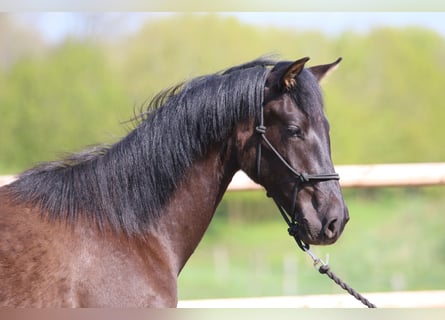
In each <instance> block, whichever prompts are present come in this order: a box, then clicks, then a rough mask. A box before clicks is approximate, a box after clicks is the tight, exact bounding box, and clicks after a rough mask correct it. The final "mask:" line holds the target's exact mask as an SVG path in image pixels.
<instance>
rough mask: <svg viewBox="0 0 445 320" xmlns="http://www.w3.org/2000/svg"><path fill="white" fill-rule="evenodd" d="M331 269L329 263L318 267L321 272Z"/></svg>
mask: <svg viewBox="0 0 445 320" xmlns="http://www.w3.org/2000/svg"><path fill="white" fill-rule="evenodd" d="M328 271H329V265H327V264H323V265H321V266H320V268H318V272H320V273H321V274H325V273H327V272H328Z"/></svg>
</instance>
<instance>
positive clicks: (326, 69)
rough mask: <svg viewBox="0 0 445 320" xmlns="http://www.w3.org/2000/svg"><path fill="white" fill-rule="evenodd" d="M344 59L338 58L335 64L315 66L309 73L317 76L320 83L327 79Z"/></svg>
mask: <svg viewBox="0 0 445 320" xmlns="http://www.w3.org/2000/svg"><path fill="white" fill-rule="evenodd" d="M341 60H342V58H338V59H337V60H336V61H335V62H333V63H329V64H323V65H320V66H314V67H310V68H308V69H309V71H310V72H311V73H312V74H313V75H314V76H315V78H316V79H317V81H318V82H320V81H321V80H322V79H323V78H324V77H326V76H327V75H328V74H329V73H330V72H331V71H333V70H334V69H335V67H337V65H338V64H339V63H340V61H341Z"/></svg>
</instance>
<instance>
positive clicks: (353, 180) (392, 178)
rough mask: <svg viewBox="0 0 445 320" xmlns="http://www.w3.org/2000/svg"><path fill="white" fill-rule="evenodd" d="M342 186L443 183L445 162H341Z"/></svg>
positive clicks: (251, 186)
mask: <svg viewBox="0 0 445 320" xmlns="http://www.w3.org/2000/svg"><path fill="white" fill-rule="evenodd" d="M335 169H336V171H337V172H338V174H340V185H341V186H342V187H343V188H360V187H393V186H431V185H443V184H445V163H412V164H406V163H405V164H371V165H340V166H336V167H335ZM13 180H14V176H0V186H1V185H4V184H7V183H10V182H11V181H13ZM261 188H262V187H261V186H260V185H258V184H256V183H254V182H253V181H252V180H250V178H249V177H248V176H247V175H246V174H245V173H243V172H241V171H240V172H237V173H236V174H235V176H234V177H233V179H232V182H231V184H230V185H229V190H256V189H261Z"/></svg>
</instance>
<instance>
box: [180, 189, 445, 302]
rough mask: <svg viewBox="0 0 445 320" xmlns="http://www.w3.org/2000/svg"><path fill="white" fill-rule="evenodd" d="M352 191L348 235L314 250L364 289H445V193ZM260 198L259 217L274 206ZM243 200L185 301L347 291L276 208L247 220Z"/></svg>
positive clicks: (198, 266) (196, 266)
mask: <svg viewBox="0 0 445 320" xmlns="http://www.w3.org/2000/svg"><path fill="white" fill-rule="evenodd" d="M347 191H348V192H346V194H345V198H346V201H347V203H348V206H349V210H350V214H351V220H350V222H349V223H348V225H347V226H346V228H345V232H344V233H343V235H342V237H341V238H340V239H339V240H338V241H337V243H336V244H334V245H332V246H328V247H314V246H313V247H312V251H314V252H315V253H316V254H317V255H318V256H319V257H321V258H323V259H324V257H325V256H326V254H328V253H329V254H330V262H329V264H330V266H331V268H332V270H333V272H334V273H336V274H337V275H338V276H339V277H341V278H342V279H343V280H344V281H346V282H347V283H348V284H350V285H351V286H352V287H354V288H355V289H356V290H358V291H362V292H368V291H393V290H435V289H445V272H444V271H443V270H445V233H444V232H443V230H444V227H445V214H444V213H443V211H444V208H445V190H443V188H440V189H439V188H438V189H431V188H430V189H428V190H427V191H425V190H424V189H423V190H422V189H391V190H383V191H382V190H379V191H375V190H359V191H349V190H347ZM259 194H260V196H259V195H258V193H255V194H251V193H247V194H245V195H244V196H245V197H244V198H247V199H248V200H246V201H247V202H249V201H251V202H252V201H253V202H255V204H253V205H252V206H253V208H254V209H255V210H257V211H261V210H260V208H265V209H266V210H270V209H271V208H273V207H270V204H269V203H268V202H270V199H266V197H265V196H264V195H261V193H259ZM242 199H243V197H242V195H241V194H236V195H235V194H230V193H229V194H227V195H226V197H225V199H224V200H223V203H222V204H221V206H220V209H219V212H217V215H216V217H215V220H214V221H213V222H212V224H211V225H210V227H209V230H208V231H207V233H206V235H205V236H204V238H203V241H202V242H201V244H200V246H199V247H198V248H197V250H196V252H195V253H194V255H193V256H192V257H191V259H190V260H189V262H188V263H187V265H186V266H185V268H184V270H183V271H182V273H181V275H180V278H179V297H180V299H203V298H224V297H248V296H275V295H277V296H279V295H298V294H324V293H327V294H329V293H341V292H342V290H341V289H340V288H339V287H337V286H336V285H335V284H334V283H332V282H331V281H330V280H329V279H327V278H326V277H324V276H321V275H319V274H318V272H316V271H315V270H314V268H313V267H312V263H311V259H310V258H309V257H308V256H307V255H305V254H303V252H301V251H300V249H298V248H297V246H296V245H295V243H294V242H293V239H292V238H290V237H289V236H288V235H287V232H286V226H285V223H284V222H283V221H281V217H280V216H279V213H278V212H277V211H276V210H275V211H274V212H273V213H270V212H269V213H264V212H258V216H260V217H263V218H262V219H259V220H255V219H254V218H253V217H254V216H255V213H256V212H253V213H252V212H249V213H246V217H247V218H246V219H244V221H243V220H242V219H240V212H238V211H237V212H231V211H230V210H229V209H230V207H231V206H232V207H233V208H238V209H239V208H240V207H241V208H242V209H243V210H245V209H246V208H244V207H243V206H240V204H239V203H240V201H242ZM249 199H250V200H249ZM258 201H259V203H258ZM233 202H235V204H233ZM237 202H238V203H237ZM247 209H248V208H247ZM246 212H248V210H247V211H246ZM219 215H220V216H219ZM231 215H234V216H235V217H236V219H232V218H231ZM273 215H275V216H273ZM265 217H267V218H265Z"/></svg>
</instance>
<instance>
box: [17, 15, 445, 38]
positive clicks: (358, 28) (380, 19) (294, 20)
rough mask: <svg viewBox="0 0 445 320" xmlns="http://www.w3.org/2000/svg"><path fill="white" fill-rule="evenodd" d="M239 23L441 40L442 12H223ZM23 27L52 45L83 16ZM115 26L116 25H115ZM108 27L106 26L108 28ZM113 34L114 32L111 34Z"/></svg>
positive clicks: (81, 25) (138, 18) (135, 18)
mask: <svg viewBox="0 0 445 320" xmlns="http://www.w3.org/2000/svg"><path fill="white" fill-rule="evenodd" d="M171 14H172V13H165V12H164V13H161V12H157V13H148V12H134V13H106V14H98V13H96V14H90V16H92V17H93V16H94V17H96V18H97V17H99V18H101V19H103V20H104V21H108V22H110V21H111V25H112V24H113V21H116V25H118V26H119V33H120V34H122V33H132V32H135V31H137V29H138V28H139V27H140V26H142V24H143V23H144V22H145V21H147V20H152V19H162V18H164V17H167V16H169V15H171ZM220 14H222V15H224V16H235V17H236V18H237V19H239V20H240V21H241V22H244V23H248V24H253V25H258V26H262V27H267V26H274V27H280V28H287V29H298V30H304V31H306V30H317V31H321V32H323V33H325V34H327V35H329V36H336V35H339V34H341V33H342V32H344V31H347V30H348V31H354V32H358V33H366V32H368V31H369V30H371V29H373V28H376V27H381V26H393V27H407V26H421V27H425V28H429V29H432V30H434V31H436V32H438V33H439V34H441V35H442V36H443V37H445V23H444V21H445V12H226V13H220ZM15 15H16V16H17V17H19V19H20V21H22V23H24V24H31V25H32V26H33V27H35V28H37V29H38V30H39V31H40V32H41V33H42V34H43V35H44V37H45V38H46V39H47V40H48V41H50V42H53V43H56V42H59V41H61V40H63V38H64V37H65V36H66V35H67V34H79V33H82V32H85V20H84V18H85V16H86V15H85V14H81V13H64V12H53V13H18V14H15ZM117 22H118V23H117ZM108 25H110V23H109V24H108ZM115 31H116V30H115Z"/></svg>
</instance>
